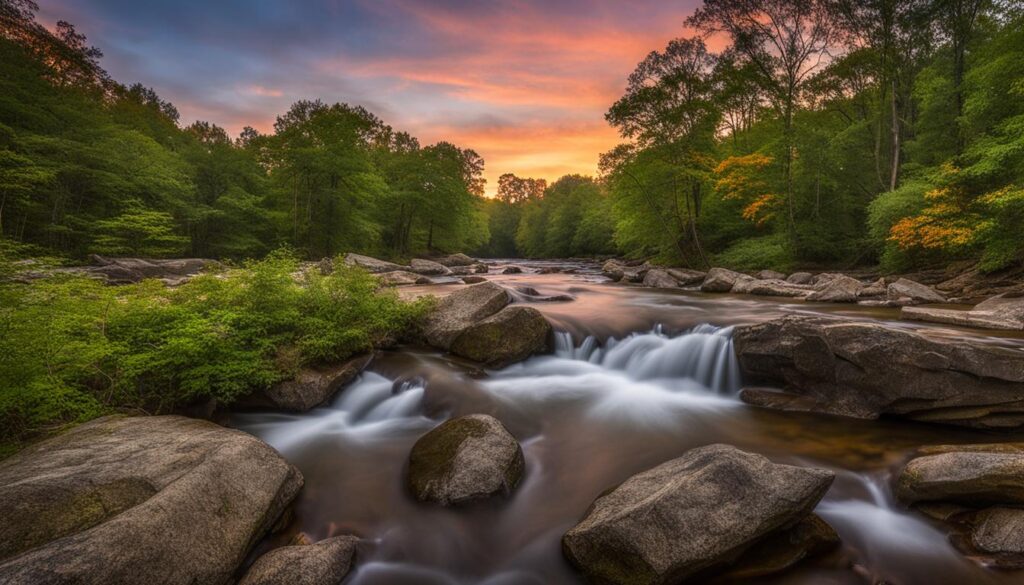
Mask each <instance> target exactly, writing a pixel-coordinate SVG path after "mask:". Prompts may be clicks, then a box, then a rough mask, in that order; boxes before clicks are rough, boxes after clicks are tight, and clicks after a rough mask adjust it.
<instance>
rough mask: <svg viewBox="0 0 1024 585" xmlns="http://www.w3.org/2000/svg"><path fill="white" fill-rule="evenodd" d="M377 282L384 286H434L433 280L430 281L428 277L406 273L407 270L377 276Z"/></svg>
mask: <svg viewBox="0 0 1024 585" xmlns="http://www.w3.org/2000/svg"><path fill="white" fill-rule="evenodd" d="M377 282H379V283H380V284H381V285H382V286H411V285H414V284H434V281H433V280H430V279H429V278H427V277H426V276H421V275H419V274H414V273H412V272H406V271H405V270H395V271H392V272H384V273H381V274H378V275H377Z"/></svg>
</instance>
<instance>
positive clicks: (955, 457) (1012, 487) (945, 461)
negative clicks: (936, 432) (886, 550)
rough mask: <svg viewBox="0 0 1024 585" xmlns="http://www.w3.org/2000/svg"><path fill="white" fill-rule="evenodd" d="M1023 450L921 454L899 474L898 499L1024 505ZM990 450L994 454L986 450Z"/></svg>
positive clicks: (950, 449) (949, 449)
mask: <svg viewBox="0 0 1024 585" xmlns="http://www.w3.org/2000/svg"><path fill="white" fill-rule="evenodd" d="M1022 447H1024V446H1022V445H1020V444H1011V445H999V444H997V445H971V446H964V447H960V446H940V447H931V448H928V449H924V450H922V451H921V453H922V456H920V457H915V458H914V459H911V460H910V461H909V462H908V463H907V465H906V466H905V467H904V468H903V471H901V472H900V475H899V479H898V480H897V484H896V496H897V497H898V498H899V499H900V501H902V502H904V503H907V504H915V503H917V502H929V501H942V502H954V503H961V504H966V505H970V506H978V505H981V504H997V505H998V504H1010V505H1020V504H1024V448H1022ZM986 449H991V450H986Z"/></svg>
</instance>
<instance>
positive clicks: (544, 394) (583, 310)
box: [232, 262, 1024, 585]
mask: <svg viewBox="0 0 1024 585" xmlns="http://www.w3.org/2000/svg"><path fill="white" fill-rule="evenodd" d="M507 263H508V262H496V263H495V266H494V268H493V269H492V273H491V275H489V276H488V278H490V279H491V280H493V281H495V282H498V283H499V284H503V285H505V286H508V287H510V288H513V289H514V288H515V287H520V286H529V287H533V288H536V289H537V290H538V291H540V292H541V293H543V294H569V295H572V296H574V297H575V300H574V301H571V302H560V303H532V306H535V307H537V308H538V309H540V310H541V311H543V312H544V313H545V315H546V316H547V317H548V319H549V320H550V321H551V322H552V323H553V324H554V326H555V329H556V331H557V333H556V346H557V347H556V351H555V352H554V354H553V355H547V356H539V357H534V358H531V359H529V360H527V361H526V362H522V363H519V364H515V365H512V366H509V367H507V368H504V369H502V370H497V371H482V370H480V369H479V368H478V367H476V366H474V365H473V364H470V363H467V362H463V361H460V360H457V359H451V358H449V357H446V356H442V355H440V354H439V353H437V352H435V351H432V350H429V349H424V348H416V347H409V348H402V349H401V350H397V351H389V352H384V353H383V354H382V355H381V356H380V357H379V358H378V359H376V360H375V361H374V362H373V364H372V365H371V366H370V368H369V371H367V372H364V374H363V375H362V376H361V377H360V378H359V379H358V381H357V382H355V383H354V384H353V385H351V386H349V387H348V388H346V389H345V390H343V391H342V392H341V393H339V395H338V396H336V397H335V399H334V400H333V402H332V403H331V404H330V405H328V406H325V407H322V408H318V409H316V410H314V411H312V412H309V413H305V414H281V413H271V412H258V413H243V414H236V415H235V416H234V417H233V421H232V422H233V424H234V425H235V426H237V427H239V428H241V429H244V430H246V431H248V432H251V433H253V434H255V435H257V436H259V437H261V438H262V439H264V440H265V441H267V442H268V443H270V444H271V445H273V446H274V447H275V448H277V449H278V450H279V451H280V452H281V453H282V454H283V455H284V456H285V457H286V458H287V459H288V460H289V461H291V462H292V463H294V464H295V465H296V466H298V468H299V469H300V470H301V471H302V473H303V475H304V476H305V479H306V484H305V487H304V489H303V490H302V492H301V494H300V495H299V497H298V500H297V502H296V506H295V517H294V519H293V521H292V522H291V524H290V526H289V527H288V530H286V531H285V532H284V533H283V534H280V535H277V536H276V537H274V538H273V539H271V540H269V541H268V542H267V543H265V544H264V548H266V547H268V546H276V545H280V544H283V543H284V542H286V541H287V540H288V538H289V537H290V536H291V535H293V534H295V533H296V532H298V531H303V532H306V533H307V534H309V535H310V536H311V537H312V538H313V539H314V540H319V539H322V538H327V537H329V536H334V535H339V534H356V535H358V536H360V537H362V538H363V539H364V540H365V542H364V543H363V544H362V545H361V547H360V549H359V552H358V556H357V562H356V568H355V570H354V571H353V573H352V574H350V575H349V577H348V578H347V580H346V581H345V583H346V584H353V585H354V584H359V585H370V584H374V585H376V584H412V583H416V584H434V583H436V584H476V583H481V584H488V585H512V584H516V585H518V584H579V583H583V582H584V581H583V579H582V577H580V576H579V575H578V573H576V572H575V571H574V570H573V569H572V567H571V566H570V565H569V564H568V563H567V562H566V561H565V560H564V559H563V557H562V554H561V546H560V539H561V536H562V534H563V533H564V532H565V531H566V530H568V529H569V528H570V527H572V526H573V525H574V524H575V523H576V522H577V521H578V520H579V519H580V518H581V517H582V515H583V513H584V512H585V511H586V509H587V507H588V506H589V505H590V504H591V502H592V501H593V500H594V499H595V498H596V497H597V496H598V495H599V494H600V493H601V492H603V491H604V490H606V489H608V488H610V487H613V486H615V485H616V484H618V483H620V482H622V481H623V480H625V479H626V478H628V477H629V476H630V475H632V474H634V473H637V472H639V471H642V470H644V469H648V468H650V467H653V466H655V465H657V464H659V463H661V462H663V461H666V460H668V459H671V458H674V457H677V456H679V455H681V454H682V453H684V452H685V451H686V450H688V449H691V448H693V447H697V446H700V445H706V444H709V443H729V444H732V445H735V446H737V447H739V448H741V449H745V450H748V451H753V452H758V453H762V454H764V455H766V456H768V457H770V458H771V459H773V460H775V461H778V462H784V463H792V464H797V465H809V466H818V467H827V468H829V469H832V470H834V471H835V472H836V474H837V475H836V481H835V483H834V484H833V486H832V488H831V490H830V491H829V492H828V494H827V495H826V496H825V498H824V500H822V502H821V503H820V504H819V505H818V507H817V510H816V511H817V513H818V514H819V515H821V516H822V517H823V518H825V519H826V520H827V521H828V522H829V523H830V524H831V525H832V526H833V527H835V529H836V530H837V531H838V533H839V534H840V536H841V537H842V540H843V546H842V547H841V549H840V550H838V551H836V552H835V553H832V554H830V555H827V556H825V557H822V558H819V559H815V560H813V561H809V562H806V563H804V564H803V565H802V566H801V567H800V568H798V569H797V570H794V571H791V572H788V573H785V574H783V575H781V576H779V577H778V578H776V579H774V580H764V579H762V580H759V581H758V582H760V583H793V584H822V583H836V584H846V583H880V582H885V583H891V584H918V583H922V584H925V583H926V584H934V585H941V584H950V585H953V584H956V585H959V584H963V583H993V584H996V583H1013V582H1021V581H1022V580H1024V574H1020V573H1018V574H1014V573H1007V572H1000V571H993V570H990V569H987V568H985V567H983V566H981V565H979V564H977V563H975V562H974V561H972V560H970V559H968V558H966V557H964V556H963V555H961V554H960V553H959V552H957V551H956V550H955V549H954V548H953V547H952V545H951V544H950V543H949V539H948V536H947V533H946V531H945V530H944V529H943V528H942V527H941V526H939V525H937V524H934V523H933V522H931V521H930V520H929V519H928V518H926V517H925V516H923V515H921V514H919V513H915V512H912V511H909V510H907V509H905V508H903V507H901V506H900V505H899V504H897V503H895V502H894V500H893V497H892V493H891V489H890V481H891V476H892V474H893V473H894V472H895V471H896V470H898V468H899V465H900V463H901V462H902V461H904V460H905V458H906V457H907V455H908V454H909V452H910V451H911V450H913V448H915V447H917V446H919V445H925V444H937V443H942V444H946V443H976V442H995V441H1008V440H1015V439H1016V440H1020V439H1021V437H1020V436H1019V435H1017V436H1011V435H1007V434H988V433H982V432H974V431H969V430H964V429H957V428H951V427H941V426H929V425H923V424H916V423H907V422H901V421H892V420H881V421H859V420H852V419H844V418H837V417H829V416H820V415H814V414H804V413H780V412H773V411H768V410H762V409H757V408H753V407H749V406H746V405H744V404H743V403H741V402H740V401H739V400H738V399H737V398H736V394H737V392H738V390H739V388H740V385H741V380H740V376H739V372H738V367H737V364H736V359H735V356H734V354H733V351H732V341H731V337H730V333H731V327H732V326H733V325H737V324H741V323H751V322H756V321H761V320H765V319H770V318H774V317H778V316H781V315H784V314H789V313H798V312H799V313H832V314H840V315H845V316H851V317H857V318H861V319H872V320H881V321H888V322H893V321H894V320H895V319H896V317H897V315H898V313H897V311H896V310H892V309H877V308H874V309H868V308H864V307H857V306H850V305H815V304H811V303H804V302H799V301H797V302H792V301H788V300H780V299H768V298H764V297H749V296H733V295H709V294H701V293H699V292H695V291H684V290H679V291H674V290H673V291H668V290H656V289H647V288H642V287H638V286H631V285H623V284H614V283H608V282H607V279H605V278H603V277H602V276H600V274H599V272H598V268H597V266H596V265H593V264H588V263H565V262H559V263H544V262H525V263H519V265H521V266H526V267H527V269H526V273H524V274H514V275H513V274H510V275H504V274H498V273H496V272H498V271H500V270H501V268H502V267H503V266H505V265H506V264H507ZM544 266H558V267H561V268H565V267H567V266H568V267H571V268H573V269H574V270H576V271H577V273H575V274H562V273H557V274H538V273H536V271H537V269H538V268H542V267H544ZM458 286H461V285H460V284H455V283H454V282H452V283H443V284H437V285H428V286H417V287H410V288H406V289H403V290H402V294H403V295H407V296H413V295H420V294H437V295H443V294H447V293H448V292H450V291H452V290H455V289H456V288H457V287H458ZM893 324H894V325H895V326H900V327H909V328H915V329H922V330H924V331H925V332H926V333H927V334H929V335H941V336H948V337H958V336H971V337H974V338H976V339H979V340H983V341H985V342H988V343H993V344H998V345H1004V346H1009V347H1015V348H1018V349H1020V350H1021V351H1024V339H1021V338H1020V336H1017V337H1014V336H1007V335H1005V334H999V333H996V332H987V331H978V330H966V329H958V328H952V327H938V326H930V325H926V324H922V323H913V324H911V323H909V322H902V323H901V322H894V323H893ZM470 413H487V414H491V415H493V416H495V417H497V418H498V419H499V420H501V421H502V422H503V423H504V424H505V426H506V427H507V428H508V429H509V430H510V432H511V433H512V434H513V435H515V436H516V437H517V438H518V439H519V441H520V443H521V444H522V446H523V452H524V454H525V457H526V474H525V477H524V480H523V482H522V483H521V484H520V485H519V487H518V488H517V489H516V490H515V491H514V492H513V493H512V494H511V496H509V497H508V498H500V497H499V498H494V499H491V500H490V501H485V502H480V503H477V504H473V505H469V506H465V507H460V508H455V509H447V508H441V507H437V506H432V505H426V504H421V503H417V502H416V501H414V500H413V498H412V497H411V496H410V495H409V494H408V493H407V491H406V489H405V484H404V476H403V469H404V466H405V463H406V460H407V457H408V454H409V450H410V449H411V447H412V445H413V443H415V441H416V440H417V439H418V438H419V437H420V436H422V435H423V434H424V433H426V432H427V431H428V430H430V429H431V428H433V427H434V426H436V425H438V424H440V423H441V422H442V421H444V420H445V419H446V418H448V417H449V416H458V415H463V414H470Z"/></svg>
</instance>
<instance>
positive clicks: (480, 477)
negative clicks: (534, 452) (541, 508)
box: [408, 414, 526, 506]
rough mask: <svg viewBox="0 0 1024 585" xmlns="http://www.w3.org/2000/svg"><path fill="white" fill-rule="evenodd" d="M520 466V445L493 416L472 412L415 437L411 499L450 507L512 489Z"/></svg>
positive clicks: (523, 461) (412, 454)
mask: <svg viewBox="0 0 1024 585" xmlns="http://www.w3.org/2000/svg"><path fill="white" fill-rule="evenodd" d="M525 465H526V463H525V459H524V458H523V450H522V448H520V446H519V443H518V442H517V441H516V440H515V437H513V436H512V435H511V434H509V432H508V430H506V429H505V427H504V426H503V425H502V424H501V423H500V422H499V421H498V420H497V419H495V418H494V417H491V416H488V415H485V414H473V415H469V416H463V417H459V418H455V419H451V420H449V421H447V422H445V423H442V424H441V425H440V426H438V427H437V428H435V429H434V430H432V431H430V432H429V433H427V434H426V435H424V436H422V437H420V439H419V440H418V441H416V444H415V445H413V448H412V452H411V453H410V454H409V472H408V481H409V487H410V488H411V489H412V493H413V495H414V496H416V499H418V500H420V501H424V502H436V503H439V504H442V505H445V506H450V505H455V504H462V503H465V502H468V501H472V500H478V499H481V498H486V497H489V496H493V495H496V494H507V493H509V492H511V491H512V490H513V489H514V488H515V487H516V485H518V484H519V480H520V479H521V478H522V475H523V468H524V467H525Z"/></svg>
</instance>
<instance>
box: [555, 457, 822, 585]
mask: <svg viewBox="0 0 1024 585" xmlns="http://www.w3.org/2000/svg"><path fill="white" fill-rule="evenodd" d="M833 479H834V474H833V473H832V472H830V471H827V470H823V469H814V468H804V467H794V466H791V465H780V464H776V463H772V462H771V461H769V460H768V459H766V458H764V457H762V456H760V455H755V454H751V453H746V452H743V451H740V450H739V449H736V448H735V447H731V446H729V445H709V446H706V447H699V448H696V449H691V450H690V451H688V452H687V453H686V454H684V455H683V456H682V457H679V458H678V459H673V460H671V461H668V462H666V463H663V464H661V465H659V466H657V467H655V468H653V469H650V470H648V471H644V472H642V473H639V474H637V475H634V476H633V477H631V478H629V479H627V480H626V481H625V482H623V483H622V484H621V485H619V486H618V487H617V488H615V489H614V490H612V491H610V492H608V493H607V494H605V495H603V496H601V497H599V498H598V499H597V500H596V501H595V502H594V503H593V505H592V506H591V507H590V510H588V511H587V513H586V515H585V517H584V518H583V520H581V521H580V523H579V524H577V525H576V526H575V527H573V528H572V529H571V530H569V531H568V532H567V533H566V534H565V536H564V537H563V539H562V550H563V552H564V553H565V555H566V557H567V558H568V559H569V560H570V561H571V562H572V563H573V564H574V565H575V566H576V567H578V568H579V569H580V570H581V571H582V572H583V573H584V574H586V575H587V577H588V578H589V579H590V580H592V581H593V582H596V583H622V584H627V583H628V584H668V583H680V582H683V581H685V580H686V579H689V578H693V577H695V576H706V575H707V574H708V573H710V572H715V571H720V570H724V569H727V568H728V567H729V566H730V565H731V564H733V563H734V562H735V561H737V559H739V558H740V557H741V555H742V554H743V553H744V552H745V551H747V550H748V549H750V547H751V546H753V545H754V544H755V543H757V542H759V541H760V540H761V539H762V538H765V537H766V536H768V535H771V534H772V533H775V532H776V531H779V530H785V529H788V528H791V527H793V526H794V525H796V524H797V523H799V522H801V521H802V520H804V519H805V518H807V517H808V515H809V514H810V513H811V511H812V510H813V509H814V507H815V506H816V505H817V503H818V501H819V500H820V499H821V498H822V496H824V495H825V492H826V491H828V488H829V486H831V484H832V480H833Z"/></svg>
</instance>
